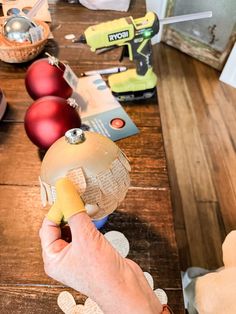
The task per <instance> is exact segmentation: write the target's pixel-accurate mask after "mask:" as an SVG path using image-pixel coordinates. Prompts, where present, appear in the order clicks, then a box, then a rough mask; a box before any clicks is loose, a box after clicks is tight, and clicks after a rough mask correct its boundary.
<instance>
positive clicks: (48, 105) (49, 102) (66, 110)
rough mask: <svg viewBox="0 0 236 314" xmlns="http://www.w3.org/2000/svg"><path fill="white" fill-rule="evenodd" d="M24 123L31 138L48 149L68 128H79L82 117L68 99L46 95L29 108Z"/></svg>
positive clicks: (41, 146)
mask: <svg viewBox="0 0 236 314" xmlns="http://www.w3.org/2000/svg"><path fill="white" fill-rule="evenodd" d="M24 125H25V131H26V133H27V135H28V137H29V138H30V140H31V141H32V142H33V143H34V144H35V145H37V146H38V147H39V148H42V149H48V148H49V147H50V146H51V145H52V144H53V143H54V142H55V141H56V140H57V139H59V138H60V137H62V136H64V134H65V132H66V131H67V130H69V129H72V128H79V127H80V126H81V119H80V116H79V114H78V112H77V110H76V109H75V108H73V107H72V106H71V105H69V101H68V100H66V99H64V98H60V97H56V96H45V97H42V98H39V99H37V100H36V101H35V102H34V103H33V104H32V105H31V106H30V107H29V108H28V110H27V112H26V115H25V121H24Z"/></svg>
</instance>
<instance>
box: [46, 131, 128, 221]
mask: <svg viewBox="0 0 236 314" xmlns="http://www.w3.org/2000/svg"><path fill="white" fill-rule="evenodd" d="M130 170H131V169H130V164H129V162H128V160H127V157H126V156H125V154H124V153H123V152H122V151H121V150H120V149H119V147H118V146H117V145H116V144H115V143H114V142H112V141H111V140H110V139H108V138H107V137H105V136H103V135H101V134H98V133H95V132H89V131H82V130H81V129H77V128H76V129H72V130H69V131H67V132H66V134H65V137H62V138H60V139H59V140H57V141H56V142H55V143H54V144H53V145H52V146H51V147H50V148H49V150H48V151H47V153H46V155H45V156H44V159H43V161H42V166H41V173H40V185H41V198H42V203H43V205H44V206H45V205H46V204H47V202H48V203H49V204H53V203H54V202H55V200H56V189H55V184H56V182H57V180H58V179H60V178H63V177H67V178H68V179H69V180H71V181H72V182H73V183H74V185H75V187H76V189H77V191H78V193H79V195H80V197H81V199H82V200H83V202H84V204H85V208H86V210H87V213H88V214H89V216H90V217H91V218H92V219H93V220H94V221H96V220H101V219H103V218H104V217H106V216H108V215H109V214H111V213H112V212H113V211H114V210H115V209H116V208H117V207H118V205H119V204H120V203H121V201H123V199H124V198H125V195H126V193H127V191H128V188H129V186H130V176H129V172H130Z"/></svg>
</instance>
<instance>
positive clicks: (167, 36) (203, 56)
mask: <svg viewBox="0 0 236 314" xmlns="http://www.w3.org/2000/svg"><path fill="white" fill-rule="evenodd" d="M203 1H204V0H202V1H196V2H195V4H196V6H197V5H199V3H200V2H201V3H202V6H203V7H204V8H199V10H198V11H199V12H202V11H208V10H209V9H210V6H211V3H212V7H213V10H212V11H213V17H212V20H211V19H207V20H208V21H205V22H204V23H205V25H207V24H206V23H208V24H209V26H208V27H205V33H204V36H202V37H203V38H204V40H202V39H201V38H200V36H201V34H203V31H202V30H201V32H200V31H199V27H197V26H199V25H201V24H200V23H201V22H197V21H193V22H184V23H192V24H191V25H192V26H191V27H192V28H191V27H186V29H187V28H188V30H187V31H186V32H185V31H184V28H183V27H182V29H179V26H178V25H179V24H182V23H178V25H177V24H172V25H165V26H164V28H163V33H162V41H163V42H165V43H166V44H168V45H170V46H172V47H175V48H177V49H179V50H181V51H183V52H184V53H186V54H188V55H190V56H192V57H194V58H196V59H198V60H200V61H202V62H204V63H206V64H208V65H210V66H212V67H213V68H215V69H217V70H220V71H221V70H222V69H223V67H224V64H225V62H226V60H227V57H228V56H229V54H230V51H231V49H232V48H233V45H234V43H235V41H236V2H235V3H233V0H232V2H231V6H233V12H232V16H233V20H231V19H230V18H231V17H229V19H230V20H227V21H228V22H230V23H231V24H232V23H234V24H233V27H232V29H230V27H229V29H225V30H224V32H225V33H224V32H222V27H221V29H220V31H219V32H218V33H220V34H217V31H216V30H217V27H218V25H221V26H222V24H223V23H224V21H223V16H222V14H226V13H225V11H220V12H217V11H216V7H217V6H215V5H214V6H213V3H214V1H205V3H204V2H203ZM187 2H188V3H187ZM189 2H190V1H189V0H167V7H166V17H168V16H173V15H182V14H187V13H196V8H195V11H193V12H191V11H190V12H189V8H190V5H191V4H193V2H192V1H191V3H189ZM215 2H217V1H215ZM218 2H220V1H218ZM221 2H222V6H223V1H221ZM228 3H229V2H228ZM224 4H225V2H224ZM177 5H178V8H177V10H176V6H177ZM180 5H181V6H182V9H183V10H182V11H181V13H179V12H178V11H179V10H181V7H180ZM207 5H208V6H209V9H208V8H207V9H205V7H206V6H207ZM199 7H200V5H199ZM185 8H186V10H187V11H188V12H186V11H185V10H184V9H185ZM217 8H218V9H219V5H218V7H217ZM222 9H223V7H222ZM176 11H177V12H178V14H176ZM183 11H185V12H183ZM214 11H215V12H214ZM231 11H232V10H230V8H228V14H229V15H231ZM222 12H223V13H222ZM214 14H215V18H214ZM213 18H214V19H213ZM199 21H203V20H199ZM196 23H198V24H196ZM185 25H187V24H185ZM194 25H195V26H194ZM219 27H220V26H219ZM219 27H218V29H219ZM190 28H191V29H190ZM194 32H195V33H194ZM194 34H197V35H198V36H194ZM199 35H200V36H199ZM217 36H221V37H222V38H221V44H222V47H219V45H218V44H217V41H218V43H219V42H220V39H219V38H218V37H217ZM226 39H227V42H226V43H225V45H223V42H224V41H225V40H226Z"/></svg>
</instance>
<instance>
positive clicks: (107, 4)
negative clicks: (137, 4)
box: [79, 0, 130, 11]
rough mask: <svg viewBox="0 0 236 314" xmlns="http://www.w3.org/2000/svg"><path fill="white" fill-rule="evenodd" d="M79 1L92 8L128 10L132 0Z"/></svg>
mask: <svg viewBox="0 0 236 314" xmlns="http://www.w3.org/2000/svg"><path fill="white" fill-rule="evenodd" d="M79 2H80V3H81V4H82V5H83V6H85V7H86V8H88V9H91V10H114V11H128V9H129V4H130V0H119V1H114V0H79Z"/></svg>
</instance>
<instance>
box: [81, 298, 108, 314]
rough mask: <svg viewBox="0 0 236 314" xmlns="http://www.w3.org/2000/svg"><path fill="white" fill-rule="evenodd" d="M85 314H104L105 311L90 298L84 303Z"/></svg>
mask: <svg viewBox="0 0 236 314" xmlns="http://www.w3.org/2000/svg"><path fill="white" fill-rule="evenodd" d="M84 314H104V313H103V312H102V310H101V309H100V308H99V306H98V305H97V303H95V302H94V301H93V300H91V299H90V298H88V299H86V301H85V303H84Z"/></svg>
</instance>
